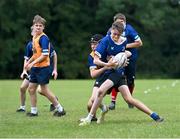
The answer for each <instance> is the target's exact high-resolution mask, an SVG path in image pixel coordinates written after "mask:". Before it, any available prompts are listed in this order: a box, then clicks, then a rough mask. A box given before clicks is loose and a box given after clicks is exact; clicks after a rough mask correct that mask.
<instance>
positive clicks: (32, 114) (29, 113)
mask: <svg viewBox="0 0 180 139" xmlns="http://www.w3.org/2000/svg"><path fill="white" fill-rule="evenodd" d="M26 115H27V116H29V117H36V116H38V113H36V114H34V113H31V112H28V113H27V114H26Z"/></svg>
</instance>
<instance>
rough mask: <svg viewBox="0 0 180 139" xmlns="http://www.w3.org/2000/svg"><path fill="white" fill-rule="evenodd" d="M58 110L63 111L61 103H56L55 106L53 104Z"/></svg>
mask: <svg viewBox="0 0 180 139" xmlns="http://www.w3.org/2000/svg"><path fill="white" fill-rule="evenodd" d="M55 107H56V109H57V111H58V112H62V111H63V107H62V106H61V104H58V105H57V106H55Z"/></svg>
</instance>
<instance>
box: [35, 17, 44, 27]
mask: <svg viewBox="0 0 180 139" xmlns="http://www.w3.org/2000/svg"><path fill="white" fill-rule="evenodd" d="M35 23H41V24H43V25H44V26H45V23H46V20H45V19H44V18H43V17H41V16H40V15H35V16H34V19H33V25H34V24H35Z"/></svg>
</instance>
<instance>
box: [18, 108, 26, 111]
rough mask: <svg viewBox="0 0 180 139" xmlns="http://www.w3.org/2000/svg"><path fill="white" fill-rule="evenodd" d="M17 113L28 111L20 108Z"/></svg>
mask: <svg viewBox="0 0 180 139" xmlns="http://www.w3.org/2000/svg"><path fill="white" fill-rule="evenodd" d="M16 112H26V110H25V109H21V108H19V109H17V110H16Z"/></svg>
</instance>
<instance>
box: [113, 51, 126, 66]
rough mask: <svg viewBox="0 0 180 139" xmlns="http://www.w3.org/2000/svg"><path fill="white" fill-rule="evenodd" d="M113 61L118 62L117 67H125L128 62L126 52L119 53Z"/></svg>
mask: <svg viewBox="0 0 180 139" xmlns="http://www.w3.org/2000/svg"><path fill="white" fill-rule="evenodd" d="M113 61H115V62H117V63H118V65H117V66H116V67H115V69H117V68H122V67H125V66H126V62H127V56H126V54H125V53H124V52H121V53H118V54H117V55H115V56H114V57H113Z"/></svg>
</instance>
